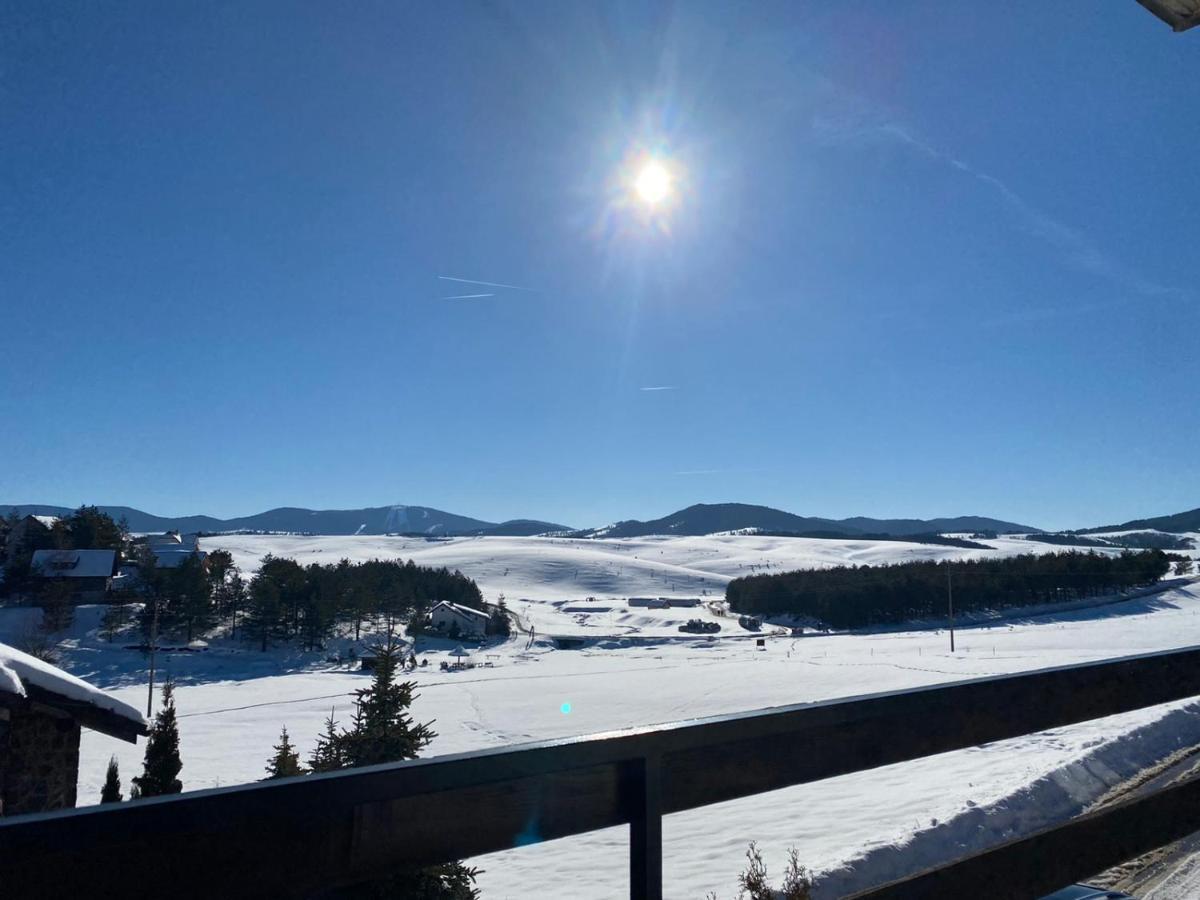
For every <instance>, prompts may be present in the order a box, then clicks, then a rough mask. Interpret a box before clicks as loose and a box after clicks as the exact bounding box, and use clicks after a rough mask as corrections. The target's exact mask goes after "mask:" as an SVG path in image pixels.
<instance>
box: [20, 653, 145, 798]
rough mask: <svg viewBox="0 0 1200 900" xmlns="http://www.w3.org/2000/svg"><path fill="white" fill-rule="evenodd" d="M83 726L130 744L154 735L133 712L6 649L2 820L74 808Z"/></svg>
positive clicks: (83, 683)
mask: <svg viewBox="0 0 1200 900" xmlns="http://www.w3.org/2000/svg"><path fill="white" fill-rule="evenodd" d="M81 728H90V729H92V730H93V731H99V732H100V733H102V734H107V735H109V736H110V737H115V738H118V739H120V740H123V741H128V742H129V743H131V744H132V743H136V741H137V738H138V735H145V734H147V733H148V729H147V726H146V720H145V719H144V718H142V714H141V713H140V712H138V711H137V710H136V709H134V708H133V707H132V706H129V705H128V704H126V703H122V702H121V701H120V700H117V699H116V698H115V697H112V696H110V695H108V694H106V693H105V692H104V691H102V690H100V689H99V688H96V687H93V686H92V685H90V684H88V683H87V682H86V681H83V680H82V679H79V678H76V677H75V676H74V675H69V674H68V673H66V672H64V671H63V670H62V669H59V668H57V667H55V666H52V665H51V664H50V663H47V662H43V661H42V660H40V659H36V658H35V657H32V656H30V655H29V654H27V653H22V652H21V651H20V650H16V649H14V648H12V647H9V646H7V645H5V644H0V816H16V815H22V814H24V813H36V812H48V811H50V810H55V809H71V808H73V807H74V806H75V800H76V797H75V789H76V785H77V784H78V783H79V735H80V729H81Z"/></svg>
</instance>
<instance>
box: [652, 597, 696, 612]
mask: <svg viewBox="0 0 1200 900" xmlns="http://www.w3.org/2000/svg"><path fill="white" fill-rule="evenodd" d="M658 599H659V600H660V601H661V602H662V603H663V605H664V608H667V609H695V608H696V607H698V606H703V605H704V601H703V600H701V599H700V598H699V597H659V598H658Z"/></svg>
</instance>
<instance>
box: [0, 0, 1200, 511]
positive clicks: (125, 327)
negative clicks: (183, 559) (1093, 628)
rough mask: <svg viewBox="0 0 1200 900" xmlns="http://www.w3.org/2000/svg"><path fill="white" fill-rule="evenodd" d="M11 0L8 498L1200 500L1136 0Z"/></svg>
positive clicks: (1186, 219) (1129, 503)
mask: <svg viewBox="0 0 1200 900" xmlns="http://www.w3.org/2000/svg"><path fill="white" fill-rule="evenodd" d="M0 6H2V15H3V19H4V21H5V22H6V27H5V28H4V29H3V32H2V33H0V60H2V61H3V62H2V66H0V313H2V316H0V348H2V351H3V356H4V361H5V366H4V370H5V376H4V379H3V380H4V384H5V387H4V389H3V391H0V423H2V426H0V427H2V431H3V436H4V439H3V441H2V443H0V446H3V449H2V450H0V501H2V502H42V503H62V504H76V503H80V502H95V503H124V504H128V505H132V506H136V507H139V508H143V509H146V510H148V511H151V512H156V513H160V514H172V515H175V514H187V513H199V512H204V513H210V514H214V515H238V514H246V513H252V512H256V511H259V510H262V509H265V508H269V507H273V506H280V505H297V506H311V507H357V506H366V505H385V504H388V503H410V504H422V505H429V506H436V507H439V508H442V509H449V510H452V511H455V512H460V513H464V514H468V515H475V516H479V517H481V518H490V519H501V518H508V517H518V516H521V517H536V518H544V519H551V520H555V521H560V522H565V523H568V524H572V525H579V526H583V525H595V524H601V523H604V522H606V521H610V520H613V519H616V518H628V517H639V518H648V517H653V516H657V515H661V514H664V513H666V512H668V511H671V510H673V509H675V508H678V507H681V506H684V505H687V504H689V503H693V502H701V501H703V502H718V501H726V500H736V501H744V502H757V503H765V504H768V505H771V506H777V507H782V508H785V509H789V510H791V511H794V512H798V513H802V514H808V515H823V516H839V517H840V516H849V515H859V514H862V515H877V516H898V515H906V516H934V515H955V514H981V515H994V516H998V517H1002V518H1007V519H1012V520H1016V521H1021V522H1026V523H1030V524H1034V525H1040V526H1043V527H1070V526H1083V525H1089V524H1097V523H1103V522H1109V521H1118V520H1123V519H1127V518H1131V517H1135V516H1142V515H1151V514H1158V513H1167V512H1175V511H1178V510H1182V509H1187V508H1191V507H1194V506H1196V505H1198V504H1200V465H1198V464H1197V454H1196V449H1197V442H1198V438H1200V428H1198V426H1197V414H1196V411H1195V410H1196V401H1195V389H1196V384H1197V376H1198V375H1200V353H1197V350H1196V347H1197V340H1198V337H1197V335H1198V334H1200V327H1198V326H1200V321H1198V318H1200V317H1198V316H1197V312H1196V309H1197V307H1196V301H1197V289H1196V287H1195V285H1196V283H1197V274H1198V270H1200V258H1198V256H1197V254H1195V253H1194V252H1192V242H1193V238H1194V235H1195V234H1196V233H1197V226H1198V224H1200V222H1198V219H1200V202H1197V201H1198V199H1200V197H1198V193H1200V188H1197V186H1196V183H1195V179H1194V178H1192V177H1191V176H1190V175H1189V172H1190V165H1191V163H1190V160H1191V159H1192V156H1193V155H1194V152H1195V148H1196V147H1197V146H1198V145H1200V122H1198V121H1197V119H1196V117H1195V116H1194V115H1193V114H1192V105H1191V102H1190V98H1191V94H1190V91H1191V89H1192V86H1193V85H1194V84H1195V83H1196V82H1197V80H1200V34H1183V35H1175V34H1172V33H1171V32H1170V30H1169V29H1167V28H1166V26H1164V25H1162V24H1161V23H1159V22H1158V21H1157V20H1156V19H1154V18H1153V17H1151V16H1150V15H1149V14H1148V13H1146V12H1145V11H1144V10H1143V9H1142V8H1141V7H1139V6H1138V5H1137V4H1136V3H1134V2H1133V0H1129V2H1119V3H1105V4H1092V5H1087V6H1086V7H1079V8H1078V9H1073V10H1066V9H1064V8H1062V7H1059V6H1057V5H1054V4H1044V3H1040V2H1033V0H1025V2H1014V3H1009V4H991V5H988V4H982V5H981V4H946V3H942V2H910V3H902V4H882V3H866V2H844V3H837V4H827V3H805V4H801V3H795V2H785V3H775V4H772V3H766V2H764V3H755V4H749V5H746V4H739V5H737V6H734V5H728V6H726V5H720V6H718V5H708V4H702V3H687V4H683V3H680V4H668V5H660V6H652V5H647V4H643V3H628V4H614V5H598V4H563V3H544V4H539V3H535V2H525V0H522V2H520V3H470V4H462V3H453V2H448V3H443V4H405V5H401V4H394V3H377V4H372V3H355V4H332V3H311V4H272V3H267V2H262V3H253V4H241V3H230V4H219V5H218V4H186V3H168V4H158V3H154V4H150V3H147V4H137V3H125V4H119V5H115V4H76V3H62V4H56V3H36V4H30V3H20V2H16V3H13V2H4V3H2V4H0ZM639 154H641V155H645V154H650V155H653V156H654V157H655V158H657V159H660V160H662V161H664V163H665V165H667V167H668V168H669V170H670V172H671V174H672V177H673V183H672V192H671V197H670V200H669V202H668V203H666V204H664V205H662V206H661V207H657V208H654V209H647V208H646V207H645V206H644V205H642V204H639V203H638V202H637V201H636V200H633V199H631V193H630V191H629V189H628V185H627V181H628V177H629V171H630V168H629V167H630V163H629V160H630V159H631V158H632V157H636V156H638V155H639ZM446 276H449V277H451V278H460V279H471V280H475V281H488V282H497V283H501V284H508V285H514V286H517V287H520V288H524V289H525V290H511V289H506V288H492V287H487V286H481V285H476V284H470V283H467V282H463V281H450V280H446ZM473 293H491V294H492V296H490V297H476V298H470V299H461V300H446V299H442V298H445V297H451V296H457V295H462V294H473ZM652 387H656V388H669V389H666V390H645V388H652Z"/></svg>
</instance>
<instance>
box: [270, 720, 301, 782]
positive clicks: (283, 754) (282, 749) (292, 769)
mask: <svg viewBox="0 0 1200 900" xmlns="http://www.w3.org/2000/svg"><path fill="white" fill-rule="evenodd" d="M303 774H304V767H303V766H301V765H300V754H298V753H297V752H296V748H295V747H293V746H292V742H291V741H290V740H289V739H288V733H287V728H284V729H283V730H282V731H281V732H280V733H279V743H278V744H276V745H275V757H274V758H273V759H272V760H271V762H270V763H268V764H267V777H266V779H264V780H266V781H270V780H271V779H272V778H291V777H292V776H294V775H303Z"/></svg>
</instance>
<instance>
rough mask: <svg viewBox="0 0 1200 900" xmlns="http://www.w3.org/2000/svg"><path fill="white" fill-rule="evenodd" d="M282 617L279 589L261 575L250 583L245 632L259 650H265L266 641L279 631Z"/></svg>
mask: <svg viewBox="0 0 1200 900" xmlns="http://www.w3.org/2000/svg"><path fill="white" fill-rule="evenodd" d="M282 615H283V606H282V604H281V602H280V597H279V587H278V586H277V585H276V584H275V582H274V581H272V580H270V579H269V578H264V577H263V576H262V575H261V574H260V575H259V576H258V577H256V578H255V579H254V580H253V581H252V582H250V610H249V615H248V616H247V618H246V622H245V630H246V632H248V633H249V635H250V637H251V639H253V640H255V641H258V643H259V649H260V650H262V651H263V652H264V653H265V652H266V650H267V641H269V640H270V639H271V637H272V636H273V635H274V634H275V633H276V632H277V631H278V630H279V626H280V621H281V618H282Z"/></svg>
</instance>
